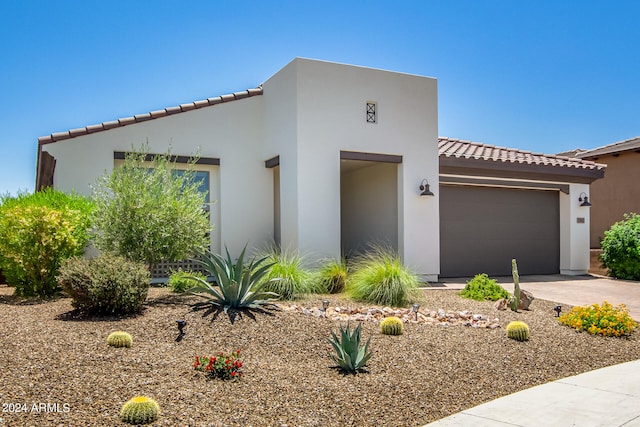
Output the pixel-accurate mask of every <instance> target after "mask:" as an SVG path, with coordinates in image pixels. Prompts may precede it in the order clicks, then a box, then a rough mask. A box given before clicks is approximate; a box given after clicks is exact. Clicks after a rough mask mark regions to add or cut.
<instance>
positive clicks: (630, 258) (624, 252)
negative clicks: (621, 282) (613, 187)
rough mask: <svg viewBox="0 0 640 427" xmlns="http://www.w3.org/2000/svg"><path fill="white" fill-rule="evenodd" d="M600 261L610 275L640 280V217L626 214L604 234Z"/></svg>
mask: <svg viewBox="0 0 640 427" xmlns="http://www.w3.org/2000/svg"><path fill="white" fill-rule="evenodd" d="M600 246H601V247H602V255H601V256H600V259H601V261H602V264H603V265H604V267H606V268H607V270H608V271H609V275H611V276H612V277H616V278H618V279H627V280H640V215H638V214H635V213H631V214H625V215H624V220H622V221H618V222H616V223H615V224H613V225H612V226H611V228H610V229H609V230H607V231H605V232H604V239H603V240H602V243H601V245H600Z"/></svg>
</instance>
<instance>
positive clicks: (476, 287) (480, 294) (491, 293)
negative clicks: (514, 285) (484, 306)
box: [459, 273, 509, 301]
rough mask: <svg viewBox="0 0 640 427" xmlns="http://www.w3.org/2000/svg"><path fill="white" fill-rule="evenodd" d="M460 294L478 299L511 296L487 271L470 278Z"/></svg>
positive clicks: (495, 298) (492, 299)
mask: <svg viewBox="0 0 640 427" xmlns="http://www.w3.org/2000/svg"><path fill="white" fill-rule="evenodd" d="M459 295H460V296H462V297H464V298H469V299H473V300H476V301H485V300H491V301H496V300H499V299H501V298H509V292H507V290H506V289H505V288H503V287H502V286H500V285H499V284H498V282H496V281H495V280H493V279H490V278H489V276H488V275H486V274H485V273H482V274H477V275H476V276H475V277H474V278H473V279H471V280H469V281H468V282H467V284H466V285H465V287H464V289H463V290H461V291H460V293H459Z"/></svg>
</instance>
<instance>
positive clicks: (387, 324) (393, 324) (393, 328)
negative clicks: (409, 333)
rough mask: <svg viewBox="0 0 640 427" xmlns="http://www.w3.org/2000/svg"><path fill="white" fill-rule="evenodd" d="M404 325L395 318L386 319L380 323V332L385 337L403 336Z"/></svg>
mask: <svg viewBox="0 0 640 427" xmlns="http://www.w3.org/2000/svg"><path fill="white" fill-rule="evenodd" d="M403 328H404V324H403V323H402V320H400V319H398V318H397V317H395V316H390V317H385V318H384V319H382V322H380V332H382V333H383V334H385V335H402V330H403Z"/></svg>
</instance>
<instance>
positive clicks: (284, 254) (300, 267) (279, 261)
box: [262, 249, 326, 300]
mask: <svg viewBox="0 0 640 427" xmlns="http://www.w3.org/2000/svg"><path fill="white" fill-rule="evenodd" d="M265 256H266V262H267V263H268V264H271V267H270V268H269V270H268V271H267V274H266V275H265V276H264V278H263V280H262V282H263V283H264V284H265V286H264V291H267V292H274V293H276V294H278V295H279V296H280V299H283V300H290V299H292V298H294V296H295V295H297V294H304V293H324V292H326V290H325V289H324V288H323V287H321V285H320V284H319V283H318V282H314V281H313V280H312V275H311V273H310V272H309V271H307V270H306V269H305V268H304V259H303V257H302V256H300V255H299V254H298V253H297V252H293V251H287V250H279V249H273V250H272V251H270V252H269V253H268V254H266V255H265ZM273 279H278V280H273Z"/></svg>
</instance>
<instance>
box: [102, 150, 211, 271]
mask: <svg viewBox="0 0 640 427" xmlns="http://www.w3.org/2000/svg"><path fill="white" fill-rule="evenodd" d="M146 150H147V147H146V146H143V147H142V150H141V152H134V153H130V154H127V155H126V157H125V161H124V164H123V165H122V166H121V167H118V168H114V169H113V172H112V173H111V174H109V175H106V176H104V177H102V178H101V179H100V180H99V181H98V183H97V186H96V187H94V195H93V197H94V200H95V201H96V210H95V215H94V217H93V219H94V227H95V228H96V230H97V233H96V236H95V242H96V246H97V247H98V248H99V249H100V250H102V251H105V252H114V253H116V254H118V255H122V256H124V257H126V258H128V259H130V260H133V261H143V262H145V263H147V264H149V265H150V264H154V263H157V262H160V261H181V260H184V259H187V258H189V257H192V256H194V255H197V254H200V253H202V252H203V251H204V250H205V249H206V248H208V247H209V244H210V242H209V235H208V233H209V231H210V229H211V226H210V224H209V219H208V217H207V213H206V212H205V211H204V210H203V206H204V202H205V197H206V195H205V194H203V193H201V192H200V191H199V190H198V186H199V182H198V181H197V180H196V179H195V172H194V171H193V170H192V164H191V163H189V164H187V165H186V168H187V169H188V170H186V171H184V173H182V174H178V173H174V172H175V171H176V170H178V168H179V166H178V165H176V163H175V162H174V161H172V159H171V155H170V153H166V154H164V155H156V156H154V157H153V161H152V162H151V164H149V163H147V162H146V161H145V159H146V155H147V153H146ZM194 161H195V160H194Z"/></svg>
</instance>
